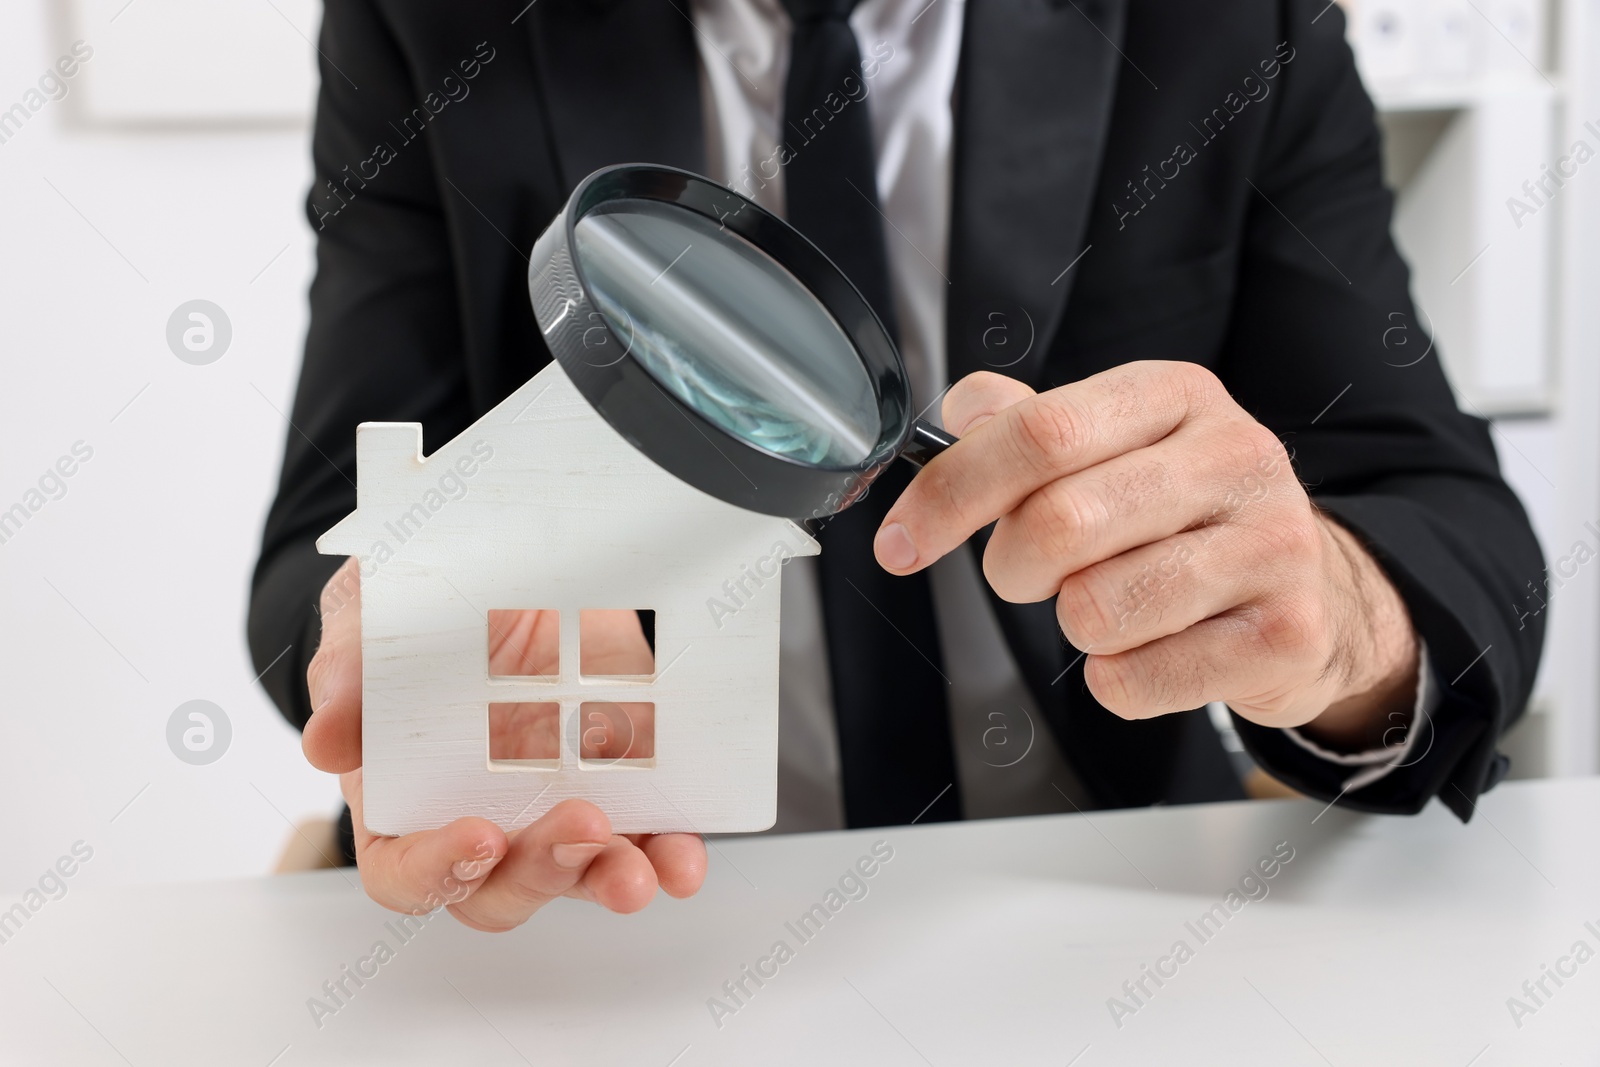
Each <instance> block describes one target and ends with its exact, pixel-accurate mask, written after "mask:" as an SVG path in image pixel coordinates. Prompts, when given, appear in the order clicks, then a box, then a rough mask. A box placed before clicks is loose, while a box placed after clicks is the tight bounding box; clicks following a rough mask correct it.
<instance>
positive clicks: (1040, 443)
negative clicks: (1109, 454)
mask: <svg viewBox="0 0 1600 1067" xmlns="http://www.w3.org/2000/svg"><path fill="white" fill-rule="evenodd" d="M1012 432H1013V434H1014V435H1015V439H1016V445H1017V448H1018V450H1019V451H1020V452H1021V454H1022V456H1023V458H1024V459H1025V460H1027V461H1028V462H1029V463H1030V464H1031V465H1033V466H1043V467H1054V466H1056V465H1058V464H1059V463H1060V461H1062V460H1063V459H1066V458H1068V457H1071V456H1074V455H1077V454H1078V453H1080V452H1082V451H1083V449H1084V448H1085V446H1086V445H1087V444H1088V442H1089V440H1090V438H1091V435H1092V434H1093V427H1092V426H1091V424H1090V422H1089V420H1088V418H1087V417H1086V416H1085V415H1084V414H1083V412H1082V411H1081V410H1080V409H1079V408H1077V407H1076V406H1075V405H1073V404H1072V403H1070V402H1068V401H1067V400H1065V399H1064V398H1063V397H1062V396H1060V395H1059V393H1058V394H1056V395H1052V396H1050V397H1049V398H1048V399H1041V400H1039V401H1038V402H1037V403H1032V404H1025V405H1020V406H1019V408H1018V410H1017V417H1016V419H1014V420H1013V421H1012Z"/></svg>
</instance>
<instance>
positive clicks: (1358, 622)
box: [1300, 512, 1421, 751]
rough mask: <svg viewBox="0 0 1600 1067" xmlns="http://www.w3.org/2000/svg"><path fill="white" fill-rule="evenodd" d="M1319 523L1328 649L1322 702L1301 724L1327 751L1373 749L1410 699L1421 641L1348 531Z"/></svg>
mask: <svg viewBox="0 0 1600 1067" xmlns="http://www.w3.org/2000/svg"><path fill="white" fill-rule="evenodd" d="M1317 520H1318V522H1319V524H1320V525H1321V527H1322V530H1323V535H1324V537H1325V538H1326V539H1327V542H1328V559H1329V567H1328V573H1329V584H1330V590H1329V594H1328V603H1329V605H1330V610H1331V611H1332V612H1333V613H1334V624H1333V626H1332V628H1331V629H1332V632H1333V634H1334V647H1333V649H1332V650H1331V651H1330V655H1329V657H1328V663H1327V665H1326V667H1325V669H1324V674H1325V676H1326V677H1327V679H1328V681H1329V682H1330V683H1331V685H1332V689H1333V696H1332V699H1331V700H1330V702H1329V704H1328V706H1327V707H1326V708H1325V709H1324V710H1323V711H1322V712H1321V713H1320V714H1319V715H1317V716H1316V718H1314V719H1312V720H1311V721H1310V722H1309V723H1307V724H1305V725H1304V726H1302V727H1301V728H1300V730H1301V733H1303V734H1305V735H1306V736H1308V737H1310V738H1311V739H1313V740H1316V741H1318V742H1319V743H1322V744H1325V745H1327V746H1329V747H1331V748H1335V749H1343V750H1346V751H1361V750H1366V749H1371V748H1379V747H1382V745H1383V744H1384V735H1385V734H1386V733H1387V732H1388V731H1390V730H1391V729H1392V728H1393V727H1394V726H1395V719H1394V718H1393V715H1394V713H1396V712H1399V713H1402V714H1407V715H1408V714H1409V713H1410V711H1411V708H1412V705H1413V704H1414V703H1415V700H1416V690H1417V678H1418V671H1419V669H1420V661H1421V655H1420V645H1419V642H1418V640H1417V633H1416V629H1415V628H1414V627H1413V626H1412V624H1411V615H1410V613H1409V612H1408V611H1407V610H1406V606H1405V601H1404V600H1402V599H1401V598H1400V593H1399V591H1398V590H1396V589H1395V587H1394V583H1392V582H1391V581H1390V580H1389V577H1388V575H1387V574H1385V573H1384V571H1383V568H1381V567H1380V566H1378V562H1377V561H1376V560H1375V559H1373V558H1372V555H1371V553H1369V552H1368V551H1367V550H1366V548H1365V547H1364V546H1363V545H1362V544H1361V542H1360V541H1358V540H1357V539H1356V537H1355V535H1354V534H1352V533H1351V532H1350V531H1349V530H1347V529H1345V528H1344V527H1343V526H1341V525H1339V523H1338V522H1336V521H1334V520H1333V519H1331V518H1330V517H1328V516H1327V515H1325V514H1323V513H1321V512H1319V513H1318V515H1317Z"/></svg>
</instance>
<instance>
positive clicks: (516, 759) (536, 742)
mask: <svg viewBox="0 0 1600 1067" xmlns="http://www.w3.org/2000/svg"><path fill="white" fill-rule="evenodd" d="M489 765H490V767H498V768H500V769H502V770H550V771H553V770H556V769H557V768H559V767H560V766H561V705H560V704H557V703H555V702H554V701H537V702H533V701H521V702H518V703H504V704H490V705H489Z"/></svg>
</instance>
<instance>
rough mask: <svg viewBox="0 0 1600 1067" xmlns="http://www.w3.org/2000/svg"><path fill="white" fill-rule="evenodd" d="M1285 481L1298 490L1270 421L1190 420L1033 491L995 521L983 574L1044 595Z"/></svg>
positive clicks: (1021, 597)
mask: <svg viewBox="0 0 1600 1067" xmlns="http://www.w3.org/2000/svg"><path fill="white" fill-rule="evenodd" d="M1278 482H1282V483H1285V484H1288V483H1291V482H1292V484H1293V488H1294V489H1295V490H1296V491H1297V492H1298V491H1299V483H1298V482H1297V481H1294V480H1293V473H1292V469H1291V468H1290V466H1289V463H1288V459H1287V457H1286V456H1285V455H1284V450H1283V445H1282V444H1281V443H1280V442H1279V441H1278V439H1277V437H1276V436H1274V435H1273V433H1272V432H1271V431H1270V430H1268V429H1266V428H1265V427H1263V426H1261V425H1260V424H1259V423H1257V422H1254V421H1253V420H1248V419H1240V420H1238V421H1237V422H1236V423H1233V424H1228V425H1219V424H1217V423H1214V422H1211V423H1207V424H1204V425H1203V426H1201V425H1196V424H1187V425H1185V426H1183V427H1180V428H1179V429H1177V430H1176V431H1174V432H1173V433H1171V434H1169V435H1168V436H1167V437H1165V438H1163V439H1162V440H1160V441H1158V442H1156V443H1155V444H1153V445H1151V446H1150V447H1148V448H1141V449H1138V450H1137V451H1134V452H1128V453H1125V454H1123V455H1120V456H1116V457H1113V458H1112V459H1109V460H1106V461H1105V462H1104V463H1100V464H1097V465H1096V466H1094V467H1091V468H1090V469H1088V470H1085V471H1079V472H1078V473H1077V474H1072V475H1068V476H1067V477H1065V478H1058V479H1056V480H1055V481H1052V482H1050V483H1048V484H1046V485H1044V486H1042V487H1040V488H1039V489H1037V490H1035V491H1034V492H1033V493H1031V494H1029V496H1028V497H1027V499H1025V500H1024V501H1022V503H1021V504H1019V505H1018V506H1017V507H1016V508H1015V509H1014V510H1012V511H1010V512H1008V513H1007V514H1005V515H1002V516H1001V517H1000V521H999V522H997V523H996V524H995V529H994V535H993V536H992V537H991V538H990V539H989V544H988V547H987V548H986V549H985V550H984V560H983V569H984V575H985V577H987V578H988V579H989V584H990V585H991V586H993V587H994V590H995V592H996V593H997V594H999V596H1000V597H1001V599H1003V600H1009V601H1011V602H1013V603H1018V604H1027V603H1033V602H1034V601H1038V600H1044V599H1046V598H1048V597H1050V596H1053V595H1054V594H1055V592H1056V590H1057V589H1059V588H1060V587H1061V583H1062V582H1063V581H1064V580H1065V579H1066V577H1067V575H1070V574H1073V573H1075V572H1077V571H1079V570H1082V569H1083V568H1085V567H1088V566H1090V565H1092V564H1095V563H1099V562H1100V561H1102V560H1108V559H1111V558H1113V557H1115V556H1117V555H1119V554H1120V553H1123V552H1128V551H1130V550H1132V549H1135V548H1138V547H1139V546H1141V545H1148V544H1153V543H1155V542H1157V541H1160V540H1162V539H1164V538H1167V537H1171V536H1173V535H1174V534H1177V533H1179V532H1180V531H1183V530H1187V529H1191V528H1193V527H1196V526H1202V525H1207V524H1211V525H1216V524H1219V523H1224V522H1228V521H1231V520H1234V519H1237V518H1239V517H1241V516H1242V515H1244V514H1245V512H1246V511H1247V509H1249V508H1250V507H1252V506H1253V507H1254V508H1255V509H1256V510H1257V511H1258V512H1259V511H1262V510H1264V503H1263V502H1264V501H1266V499H1267V498H1268V496H1269V495H1270V494H1271V491H1272V490H1273V489H1274V488H1275V483H1278Z"/></svg>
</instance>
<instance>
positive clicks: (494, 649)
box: [489, 608, 561, 679]
mask: <svg viewBox="0 0 1600 1067" xmlns="http://www.w3.org/2000/svg"><path fill="white" fill-rule="evenodd" d="M560 674H561V613H560V612H558V611H551V610H549V609H539V608H492V609H490V611H489V677H491V678H552V679H553V678H556V677H557V676H559V675H560Z"/></svg>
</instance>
